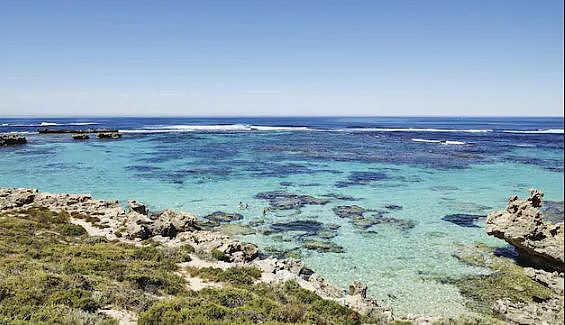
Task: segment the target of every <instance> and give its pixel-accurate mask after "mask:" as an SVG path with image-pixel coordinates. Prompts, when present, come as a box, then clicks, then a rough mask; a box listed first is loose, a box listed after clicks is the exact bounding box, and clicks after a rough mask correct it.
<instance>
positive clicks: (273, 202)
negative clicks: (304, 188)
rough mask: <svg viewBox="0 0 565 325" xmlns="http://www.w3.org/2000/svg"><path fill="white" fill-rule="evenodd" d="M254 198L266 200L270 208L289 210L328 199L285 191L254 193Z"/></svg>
mask: <svg viewBox="0 0 565 325" xmlns="http://www.w3.org/2000/svg"><path fill="white" fill-rule="evenodd" d="M255 198H256V199H261V200H267V201H268V202H269V204H270V206H271V208H272V209H275V210H291V209H298V208H301V207H303V206H305V205H324V204H326V203H328V202H329V200H328V199H321V198H316V197H313V196H311V195H301V194H293V193H289V192H285V191H270V192H261V193H258V194H257V195H255Z"/></svg>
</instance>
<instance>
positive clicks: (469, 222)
mask: <svg viewBox="0 0 565 325" xmlns="http://www.w3.org/2000/svg"><path fill="white" fill-rule="evenodd" d="M485 217H486V216H482V215H478V214H465V213H456V214H448V215H446V216H445V217H443V218H441V220H443V221H447V222H451V223H453V224H456V225H458V226H461V227H467V228H477V227H479V226H477V225H476V224H475V222H476V221H477V220H479V219H482V218H485Z"/></svg>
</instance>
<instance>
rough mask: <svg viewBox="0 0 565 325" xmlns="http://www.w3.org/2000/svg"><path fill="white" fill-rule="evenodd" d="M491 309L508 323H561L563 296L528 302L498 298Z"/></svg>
mask: <svg viewBox="0 0 565 325" xmlns="http://www.w3.org/2000/svg"><path fill="white" fill-rule="evenodd" d="M493 311H494V312H495V313H496V314H497V315H498V316H499V317H500V318H502V319H503V320H504V321H506V322H507V323H509V324H532V325H533V324H563V318H564V315H563V296H561V297H556V298H553V299H549V300H548V301H543V302H541V303H530V304H526V303H521V302H513V301H511V300H510V299H500V300H498V301H496V304H495V305H494V307H493Z"/></svg>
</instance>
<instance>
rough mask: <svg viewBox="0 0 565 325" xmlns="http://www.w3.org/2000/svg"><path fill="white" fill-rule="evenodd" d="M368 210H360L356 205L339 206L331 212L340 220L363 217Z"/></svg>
mask: <svg viewBox="0 0 565 325" xmlns="http://www.w3.org/2000/svg"><path fill="white" fill-rule="evenodd" d="M367 211H369V210H367V209H365V208H362V207H360V206H358V205H340V206H337V207H335V208H333V212H334V213H335V214H336V215H337V216H338V217H340V218H353V217H357V216H361V217H362V216H363V214H364V213H365V212H367Z"/></svg>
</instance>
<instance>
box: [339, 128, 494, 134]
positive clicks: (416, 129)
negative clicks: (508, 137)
mask: <svg viewBox="0 0 565 325" xmlns="http://www.w3.org/2000/svg"><path fill="white" fill-rule="evenodd" d="M340 131H346V132H455V133H486V132H492V130H491V129H430V128H426V129H418V128H349V129H340Z"/></svg>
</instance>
